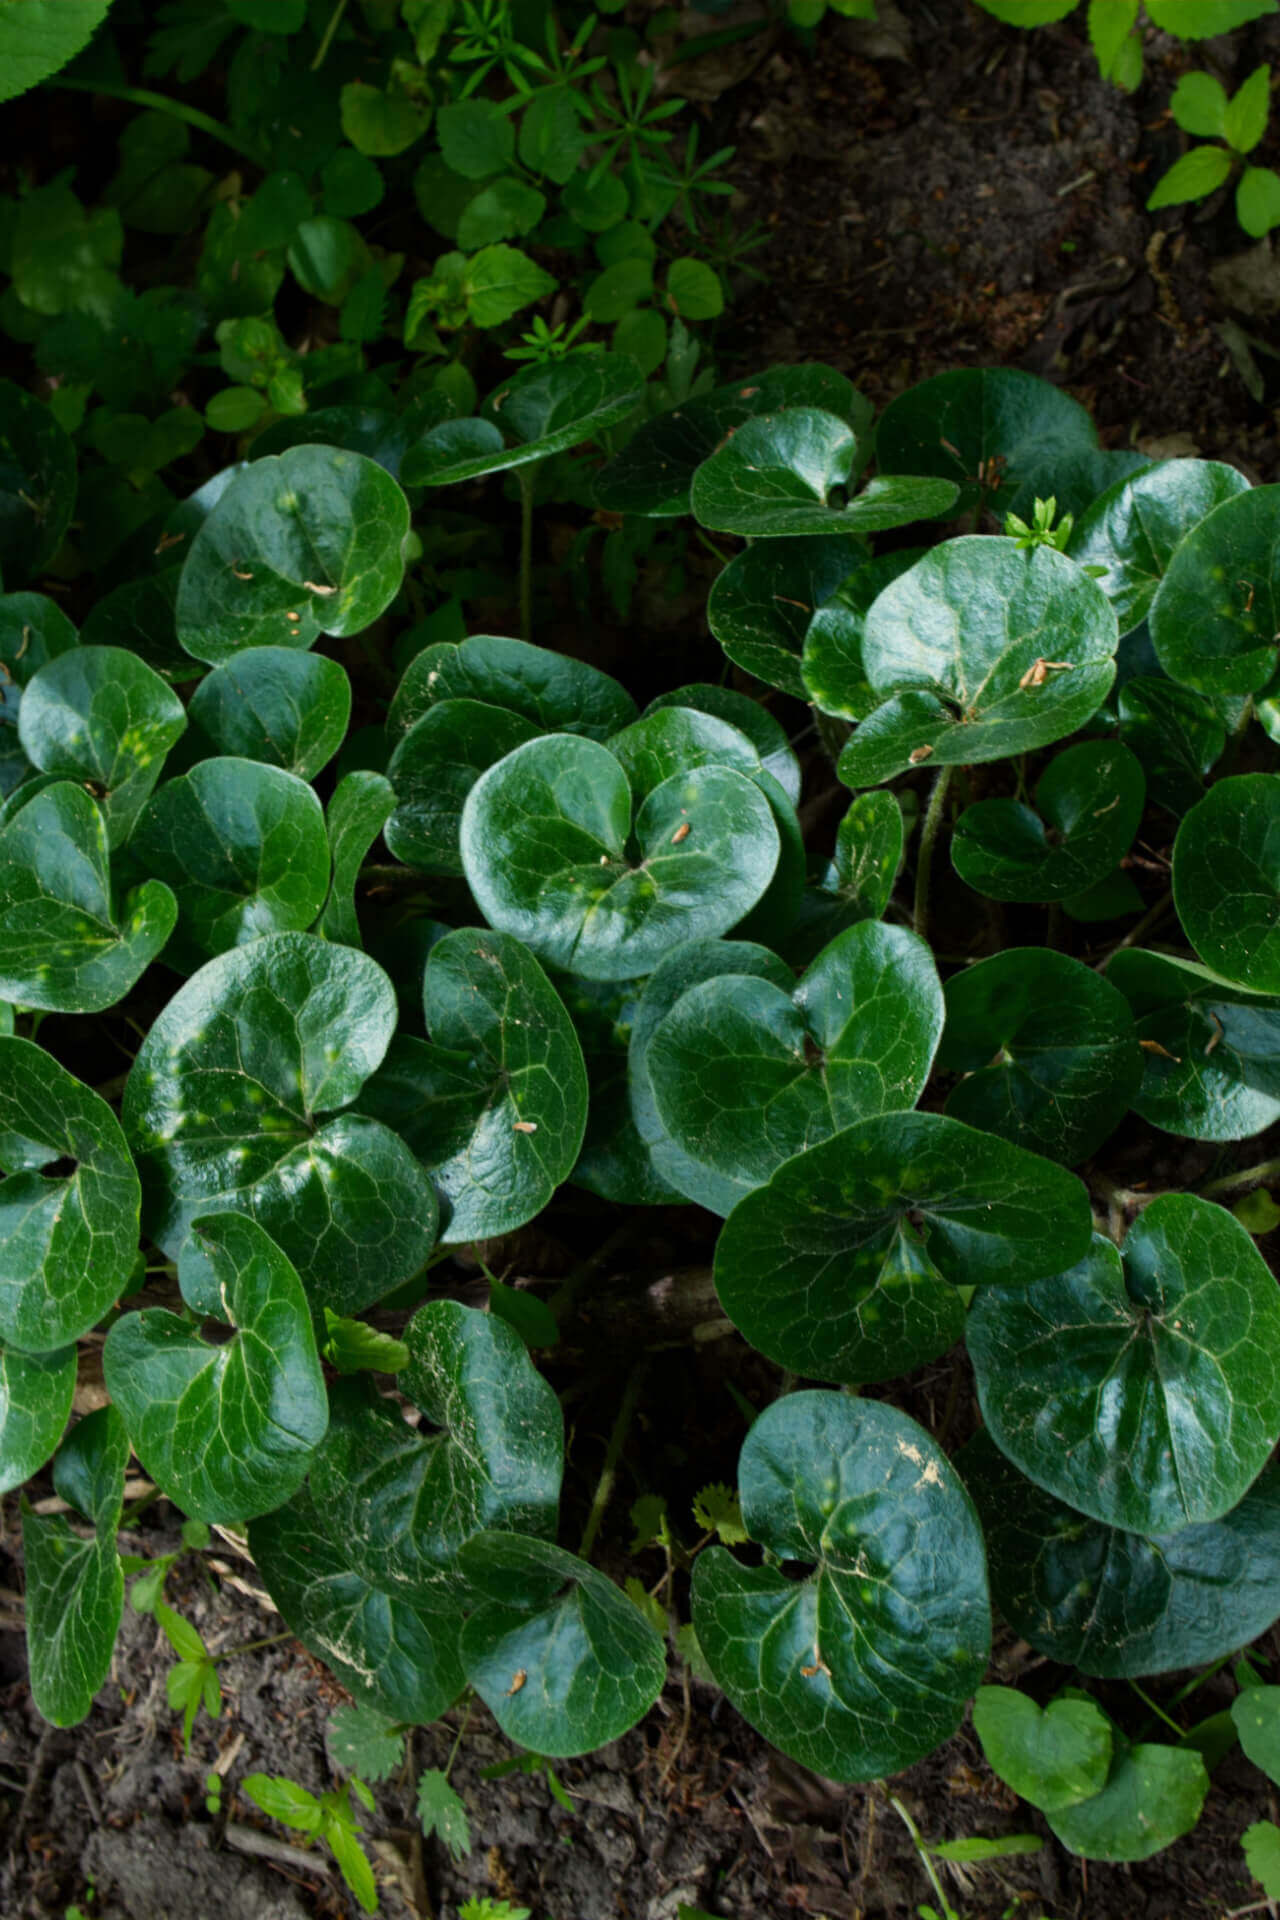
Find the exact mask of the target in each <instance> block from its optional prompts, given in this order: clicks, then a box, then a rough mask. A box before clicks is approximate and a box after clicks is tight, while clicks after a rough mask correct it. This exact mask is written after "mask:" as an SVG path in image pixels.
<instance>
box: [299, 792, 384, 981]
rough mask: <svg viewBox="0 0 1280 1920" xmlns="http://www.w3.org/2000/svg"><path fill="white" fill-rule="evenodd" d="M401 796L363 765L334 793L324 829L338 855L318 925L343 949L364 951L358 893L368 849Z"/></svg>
mask: <svg viewBox="0 0 1280 1920" xmlns="http://www.w3.org/2000/svg"><path fill="white" fill-rule="evenodd" d="M395 804H396V793H395V788H394V787H393V786H392V784H391V782H390V781H389V780H384V778H383V777H382V775H381V774H380V773H372V772H369V771H367V770H366V769H364V768H360V767H358V768H357V769H356V771H355V772H354V773H349V774H347V776H346V778H345V779H343V780H340V781H339V782H338V784H337V786H336V787H335V788H334V790H333V798H332V799H331V800H330V802H329V806H328V810H327V811H326V813H325V817H324V820H325V830H326V832H327V833H328V836H329V847H330V850H331V852H332V855H333V884H332V885H331V887H330V888H329V897H328V899H327V900H326V901H325V903H324V912H323V913H322V914H321V916H320V918H319V920H318V921H317V922H316V932H317V933H322V934H323V935H324V937H325V939H326V940H336V941H338V942H339V943H340V944H341V945H342V946H344V947H359V946H362V945H363V944H364V943H363V941H362V940H361V938H360V921H359V919H358V917H357V915H356V902H355V889H356V881H357V879H358V878H359V876H360V869H361V867H362V866H363V865H364V863H365V860H366V858H367V857H368V854H369V849H370V848H371V847H372V846H373V843H374V841H375V840H376V839H377V837H378V835H379V834H380V833H381V832H382V830H383V828H384V827H385V826H386V824H387V821H388V820H389V819H390V818H391V815H392V814H393V813H394V811H395Z"/></svg>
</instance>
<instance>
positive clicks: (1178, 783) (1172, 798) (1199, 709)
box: [1117, 675, 1227, 814]
mask: <svg viewBox="0 0 1280 1920" xmlns="http://www.w3.org/2000/svg"><path fill="white" fill-rule="evenodd" d="M1117 705H1118V710H1119V714H1120V738H1121V740H1122V741H1123V742H1124V744H1125V745H1126V746H1127V747H1128V748H1129V749H1130V751H1131V752H1133V753H1135V754H1136V755H1137V757H1138V759H1139V760H1140V761H1141V762H1142V768H1143V771H1144V773H1145V774H1146V776H1147V789H1148V791H1149V793H1150V795H1151V798H1152V799H1153V800H1154V801H1155V802H1156V803H1157V805H1159V806H1162V807H1167V808H1168V810H1169V812H1170V813H1175V814H1181V813H1185V812H1186V810H1187V808H1188V807H1193V806H1194V805H1195V803H1196V801H1197V800H1199V799H1200V797H1201V795H1202V794H1203V793H1204V780H1205V775H1206V774H1208V773H1209V772H1210V771H1211V770H1212V768H1213V767H1214V766H1216V765H1217V763H1218V761H1219V760H1220V759H1221V758H1222V755H1223V752H1224V750H1225V748H1226V744H1227V730H1226V728H1225V727H1224V726H1223V724H1222V721H1221V720H1220V719H1219V717H1218V715H1217V714H1216V713H1215V712H1214V711H1213V708H1212V707H1211V706H1210V705H1209V703H1208V701H1207V700H1205V699H1204V698H1203V696H1202V695H1200V694H1198V693H1193V692H1192V691H1191V688H1190V687H1180V686H1179V685H1178V683H1177V681H1176V680H1164V679H1156V678H1154V677H1149V676H1147V675H1140V676H1139V677H1138V678H1136V679H1133V680H1130V681H1129V682H1128V683H1127V684H1126V685H1125V686H1123V687H1122V688H1121V689H1120V698H1119V701H1118V703H1117Z"/></svg>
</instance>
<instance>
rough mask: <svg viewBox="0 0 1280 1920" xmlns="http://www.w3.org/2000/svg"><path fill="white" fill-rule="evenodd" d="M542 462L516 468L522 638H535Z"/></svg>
mask: <svg viewBox="0 0 1280 1920" xmlns="http://www.w3.org/2000/svg"><path fill="white" fill-rule="evenodd" d="M540 464H541V463H540V462H538V461H535V462H534V463H533V464H532V465H530V466H527V467H517V468H516V481H517V483H518V485H519V488H520V638H521V639H522V640H532V639H533V488H534V481H535V478H536V476H537V472H538V467H539V465H540Z"/></svg>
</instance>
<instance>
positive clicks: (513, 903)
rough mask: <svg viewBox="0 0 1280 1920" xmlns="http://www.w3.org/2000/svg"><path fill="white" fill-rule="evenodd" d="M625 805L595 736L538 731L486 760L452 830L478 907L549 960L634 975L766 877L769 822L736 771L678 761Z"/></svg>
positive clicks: (718, 922)
mask: <svg viewBox="0 0 1280 1920" xmlns="http://www.w3.org/2000/svg"><path fill="white" fill-rule="evenodd" d="M632 807H633V797H632V792H631V788H630V786H629V784H628V782H627V778H626V775H625V774H624V773H623V770H622V768H621V767H620V766H619V764H618V761H617V759H616V758H615V757H614V755H613V754H612V753H611V752H610V751H609V750H608V748H606V747H603V746H600V745H598V744H597V743H596V742H595V741H594V740H581V739H577V738H575V737H574V736H572V735H570V734H549V735H547V736H546V737H545V738H544V739H541V740H531V741H529V742H528V743H527V744H526V745H525V746H522V747H517V748H516V750H515V752H514V753H509V754H508V755H507V756H506V758H505V759H503V760H500V761H499V762H498V764H497V765H496V766H494V767H490V768H489V770H488V772H487V773H484V774H482V775H481V776H480V779H479V780H478V781H477V782H476V784H475V786H474V787H473V788H472V789H471V792H470V793H469V794H468V796H467V802H466V806H465V808H464V809H463V815H462V836H461V844H462V864H463V868H464V871H465V873H466V877H467V881H468V884H469V885H470V887H471V891H472V893H473V894H474V895H475V898H476V900H477V902H478V904H479V906H480V908H481V910H482V911H483V913H484V915H485V917H486V919H488V920H489V921H490V922H491V923H492V924H493V925H494V926H496V927H500V928H501V929H502V930H503V931H504V932H507V933H514V934H516V935H517V937H518V938H520V939H522V940H524V941H525V943H526V944H527V945H528V946H530V947H531V948H532V949H533V951H534V952H535V953H536V954H538V955H539V957H540V958H543V959H545V960H547V961H549V962H550V963H551V964H552V965H553V966H557V967H563V968H564V969H565V970H566V971H568V972H573V973H580V974H583V975H585V976H586V977H587V978H588V979H596V980H626V979H635V978H637V977H638V976H639V975H641V974H644V973H646V972H648V970H649V969H650V968H651V967H652V966H653V965H654V964H655V963H656V962H657V961H658V960H659V959H660V958H661V957H662V955H663V954H664V953H665V952H666V950H667V948H668V947H669V946H670V945H671V944H672V942H673V941H675V940H678V939H682V938H683V939H692V938H695V937H697V936H699V935H707V934H711V935H714V934H720V933H725V932H727V931H728V929H729V928H730V927H732V926H734V925H735V924H736V922H737V921H739V920H741V919H742V917H743V915H744V914H746V913H747V912H748V911H749V910H750V909H751V908H752V907H753V906H754V905H755V903H756V901H757V900H759V899H760V897H761V896H762V894H763V893H764V891H765V889H766V888H767V886H768V885H769V882H770V880H771V879H772V878H773V873H774V869H775V867H776V866H777V864H778V856H779V839H778V830H777V827H776V826H775V824H774V818H773V813H772V810H771V808H770V805H769V801H768V800H767V799H766V797H765V795H764V794H763V792H762V791H761V788H760V786H759V785H758V784H757V783H756V782H755V781H753V780H752V779H750V778H749V777H748V776H747V775H746V774H743V773H740V772H738V771H737V770H736V769H734V768H732V767H724V766H705V767H702V768H701V769H699V771H697V772H696V773H691V774H688V775H679V774H677V775H674V776H672V777H671V778H670V779H666V780H664V781H662V783H661V784H660V785H659V786H657V787H655V788H654V789H653V791H652V792H650V793H648V794H647V795H645V796H644V797H643V799H642V800H641V803H640V806H639V809H638V811H637V812H636V814H635V819H634V823H633V820H632ZM632 848H634V849H635V852H634V855H633V853H632V851H631V850H632Z"/></svg>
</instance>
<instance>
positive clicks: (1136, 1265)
mask: <svg viewBox="0 0 1280 1920" xmlns="http://www.w3.org/2000/svg"><path fill="white" fill-rule="evenodd" d="M1122 1253H1123V1258H1122V1255H1121V1252H1118V1251H1117V1250H1116V1248H1115V1247H1114V1246H1113V1245H1112V1243H1111V1242H1110V1241H1109V1240H1104V1239H1103V1238H1102V1237H1101V1236H1100V1235H1095V1236H1094V1241H1093V1246H1092V1248H1091V1250H1090V1252H1089V1253H1088V1254H1087V1256H1086V1257H1085V1258H1084V1259H1083V1260H1082V1261H1081V1262H1080V1263H1079V1265H1077V1266H1074V1267H1072V1268H1071V1269H1070V1270H1069V1271H1068V1272H1066V1273H1059V1274H1057V1275H1056V1276H1055V1277H1053V1278H1051V1279H1043V1280H1037V1281H1036V1282H1035V1283H1034V1284H1033V1285H1032V1286H1030V1287H1025V1288H1018V1289H1013V1288H1008V1287H999V1288H995V1289H990V1290H987V1291H984V1292H983V1293H982V1294H981V1295H980V1296H979V1297H978V1298H977V1299H976V1300H975V1301H974V1304H973V1307H972V1309H971V1311H970V1314H969V1327H968V1333H967V1336H966V1337H967V1341H968V1347H969V1354H970V1358H971V1359H972V1361H973V1367H974V1373H975V1375H976V1376H977V1385H978V1399H979V1403H980V1404H981V1407H982V1413H983V1418H984V1419H985V1421H986V1423H987V1426H988V1428H989V1429H990V1431H991V1434H992V1437H993V1438H994V1440H995V1441H996V1444H997V1445H998V1446H999V1447H1000V1448H1001V1450H1002V1451H1003V1452H1004V1453H1007V1454H1008V1456H1009V1458H1010V1459H1011V1460H1012V1461H1013V1463H1014V1465H1015V1466H1016V1467H1018V1468H1019V1469H1020V1470H1021V1471H1022V1472H1023V1473H1025V1474H1026V1475H1027V1477H1028V1478H1029V1479H1032V1480H1034V1481H1035V1482H1036V1484H1037V1485H1038V1486H1042V1487H1044V1488H1045V1490H1046V1491H1047V1492H1049V1493H1052V1494H1055V1495H1056V1496H1057V1498H1058V1499H1059V1500H1064V1501H1066V1502H1067V1504H1068V1505H1069V1506H1072V1507H1074V1508H1076V1509H1077V1511H1078V1512H1080V1513H1085V1514H1088V1515H1089V1516H1090V1517H1091V1518H1092V1519H1095V1520H1101V1521H1104V1522H1105V1523H1106V1524H1107V1525H1108V1526H1112V1527H1122V1528H1126V1529H1128V1530H1129V1531H1130V1532H1133V1533H1146V1534H1151V1533H1173V1532H1175V1531H1176V1530H1177V1529H1178V1528H1179V1527H1186V1526H1190V1525H1192V1524H1200V1525H1203V1524H1204V1523H1205V1522H1206V1521H1210V1520H1218V1519H1221V1517H1222V1516H1223V1514H1226V1513H1229V1512H1230V1511H1231V1509H1232V1507H1234V1506H1237V1505H1238V1504H1239V1502H1240V1501H1241V1500H1242V1499H1243V1498H1244V1495H1245V1493H1246V1492H1247V1490H1248V1488H1249V1487H1250V1485H1251V1484H1252V1482H1253V1481H1254V1480H1256V1479H1257V1477H1258V1475H1259V1473H1261V1471H1262V1469H1263V1467H1264V1466H1265V1465H1266V1462H1267V1458H1268V1456H1269V1454H1270V1452H1271V1449H1272V1447H1273V1446H1274V1445H1275V1442H1276V1438H1277V1436H1278V1435H1280V1294H1278V1293H1277V1291H1276V1284H1275V1280H1274V1278H1273V1277H1272V1275H1271V1272H1270V1270H1269V1268H1268V1267H1267V1263H1266V1261H1265V1260H1264V1259H1263V1258H1262V1255H1261V1254H1260V1253H1259V1252H1258V1250H1257V1248H1256V1247H1255V1246H1254V1244H1253V1241H1252V1240H1251V1239H1250V1237H1249V1235H1248V1233H1246V1231H1245V1229H1244V1228H1243V1227H1242V1226H1241V1225H1240V1223H1239V1221H1238V1220H1235V1219H1233V1218H1232V1216H1231V1215H1230V1214H1229V1213H1228V1212H1226V1210H1225V1209H1224V1208H1222V1207H1217V1206H1214V1204H1213V1203H1212V1202H1211V1201H1209V1200H1199V1199H1196V1198H1195V1197H1194V1196H1193V1195H1191V1194H1187V1193H1166V1194H1162V1195H1161V1196H1160V1198H1159V1199H1157V1200H1153V1201H1152V1203H1151V1205H1150V1206H1149V1207H1148V1208H1147V1209H1146V1210H1145V1212H1144V1213H1143V1214H1142V1215H1141V1217H1140V1218H1139V1219H1138V1220H1137V1221H1136V1222H1135V1223H1134V1225H1133V1227H1132V1228H1131V1229H1130V1231H1129V1234H1128V1237H1127V1238H1126V1240H1125V1243H1124V1247H1123V1250H1122Z"/></svg>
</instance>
